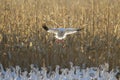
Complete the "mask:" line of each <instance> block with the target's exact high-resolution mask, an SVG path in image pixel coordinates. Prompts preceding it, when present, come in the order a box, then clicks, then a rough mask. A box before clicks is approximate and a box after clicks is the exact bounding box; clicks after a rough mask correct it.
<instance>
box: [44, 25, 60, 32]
mask: <svg viewBox="0 0 120 80" xmlns="http://www.w3.org/2000/svg"><path fill="white" fill-rule="evenodd" d="M42 27H43V29H44V30H46V31H47V32H50V33H54V34H57V32H58V30H57V29H56V28H48V27H47V26H46V24H43V25H42Z"/></svg>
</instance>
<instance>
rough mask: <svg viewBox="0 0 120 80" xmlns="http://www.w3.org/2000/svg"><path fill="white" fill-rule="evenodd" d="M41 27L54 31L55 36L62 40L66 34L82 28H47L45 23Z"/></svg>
mask: <svg viewBox="0 0 120 80" xmlns="http://www.w3.org/2000/svg"><path fill="white" fill-rule="evenodd" d="M42 27H43V29H44V30H46V31H47V32H50V33H54V34H55V38H56V39H58V40H63V39H65V38H66V36H67V35H69V34H73V33H76V32H78V31H81V30H83V28H81V29H80V28H48V27H47V26H46V25H45V24H43V25H42Z"/></svg>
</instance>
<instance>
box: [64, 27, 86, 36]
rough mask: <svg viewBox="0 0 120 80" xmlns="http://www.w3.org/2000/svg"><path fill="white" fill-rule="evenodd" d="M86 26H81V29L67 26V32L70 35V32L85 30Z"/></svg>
mask: <svg viewBox="0 0 120 80" xmlns="http://www.w3.org/2000/svg"><path fill="white" fill-rule="evenodd" d="M83 29H84V28H81V29H77V28H66V32H65V34H66V35H68V34H73V33H76V32H78V31H81V30H83Z"/></svg>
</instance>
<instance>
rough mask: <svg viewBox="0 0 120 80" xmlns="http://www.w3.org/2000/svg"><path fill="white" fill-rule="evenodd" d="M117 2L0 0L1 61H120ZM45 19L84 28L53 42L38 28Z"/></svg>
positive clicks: (11, 63)
mask: <svg viewBox="0 0 120 80" xmlns="http://www.w3.org/2000/svg"><path fill="white" fill-rule="evenodd" d="M119 4H120V0H99V1H98V0H0V35H1V36H0V62H1V63H2V64H3V65H4V66H14V65H20V66H22V67H29V65H30V64H31V63H34V64H37V65H38V66H53V67H54V66H55V65H57V64H58V65H60V66H62V67H68V64H69V62H70V61H71V62H73V63H74V64H75V65H80V66H82V64H85V65H86V66H98V65H99V64H102V63H105V62H108V63H109V64H110V66H111V67H112V68H114V67H115V66H120V5H119ZM43 23H46V24H47V25H48V26H50V27H69V26H71V27H84V28H85V30H84V31H83V32H80V33H78V34H75V35H71V36H68V37H67V38H66V40H65V43H64V44H57V43H55V42H54V37H53V35H50V34H48V33H47V32H45V31H44V30H43V29H42V28H41V25H42V24H43ZM63 45H64V46H65V48H63V47H62V46H63Z"/></svg>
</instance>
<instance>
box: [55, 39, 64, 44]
mask: <svg viewBox="0 0 120 80" xmlns="http://www.w3.org/2000/svg"><path fill="white" fill-rule="evenodd" d="M56 43H64V40H63V39H62V40H59V39H56Z"/></svg>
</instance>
